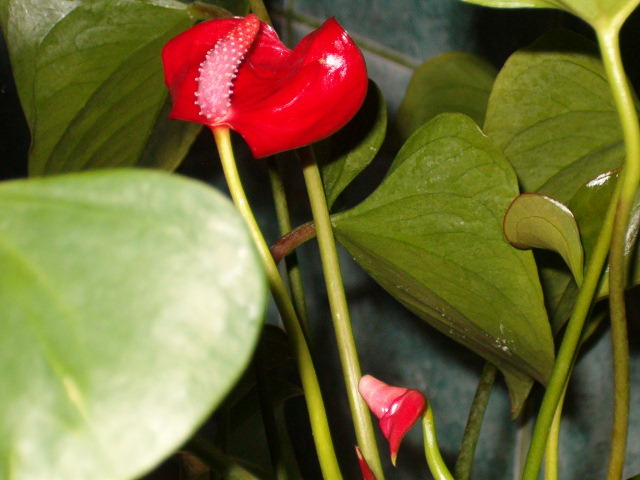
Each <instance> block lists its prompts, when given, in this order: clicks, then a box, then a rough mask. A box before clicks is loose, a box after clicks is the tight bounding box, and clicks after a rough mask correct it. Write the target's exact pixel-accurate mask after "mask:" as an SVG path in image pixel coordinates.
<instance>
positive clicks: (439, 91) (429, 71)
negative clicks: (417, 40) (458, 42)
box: [396, 52, 498, 140]
mask: <svg viewBox="0 0 640 480" xmlns="http://www.w3.org/2000/svg"><path fill="white" fill-rule="evenodd" d="M497 73H498V72H497V71H496V69H495V68H494V67H493V66H492V65H491V64H490V63H489V62H487V61H486V60H484V59H483V58H481V57H479V56H477V55H473V54H471V53H466V52H448V53H443V54H441V55H438V56H437V57H434V58H431V59H429V60H427V61H426V62H424V63H423V64H422V65H420V66H419V67H418V68H416V70H415V71H414V73H413V76H412V77H411V81H410V82H409V87H408V88H407V94H406V95H405V97H404V100H402V103H401V104H400V109H399V110H398V116H397V117H396V124H397V127H398V130H399V132H400V136H401V137H402V139H403V140H406V139H407V138H409V137H410V136H411V134H412V133H413V132H415V131H416V130H417V129H418V127H420V126H422V125H424V124H425V123H427V122H428V121H429V120H431V119H432V118H433V117H435V116H436V115H438V114H440V113H464V114H465V115H468V116H469V117H471V118H472V119H473V120H474V121H475V122H476V123H477V124H478V125H482V124H483V123H484V117H485V113H486V111H487V102H488V101H489V94H490V93H491V87H492V86H493V81H494V80H495V78H496V75H497Z"/></svg>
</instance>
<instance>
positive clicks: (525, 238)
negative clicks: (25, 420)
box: [502, 193, 584, 284]
mask: <svg viewBox="0 0 640 480" xmlns="http://www.w3.org/2000/svg"><path fill="white" fill-rule="evenodd" d="M502 226H503V229H504V235H505V238H506V239H507V240H508V241H509V243H511V244H512V245H513V246H514V247H518V248H524V249H528V248H543V249H546V250H552V251H554V252H556V253H559V254H560V255H561V256H562V258H563V259H564V261H565V262H566V264H567V265H568V266H569V268H571V271H572V273H573V276H574V278H575V279H576V282H577V283H578V284H580V283H582V277H583V261H584V254H583V251H582V243H581V242H580V232H579V230H578V224H577V223H576V219H575V218H574V216H573V214H572V213H571V210H569V209H568V208H567V207H566V206H564V205H563V204H561V203H560V202H556V201H555V200H553V199H552V198H549V197H547V196H545V195H540V194H535V193H523V194H521V195H518V196H517V197H516V199H515V200H514V201H513V202H512V203H511V205H509V209H508V210H507V213H506V214H505V216H504V222H503V224H502Z"/></svg>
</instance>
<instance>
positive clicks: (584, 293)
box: [522, 182, 620, 480]
mask: <svg viewBox="0 0 640 480" xmlns="http://www.w3.org/2000/svg"><path fill="white" fill-rule="evenodd" d="M619 187H620V182H618V183H617V184H616V189H615V191H614V193H613V196H612V198H611V202H610V203H609V208H608V209H607V213H606V215H605V218H604V220H603V222H602V228H601V229H600V233H599V235H598V240H597V242H596V245H595V248H594V250H593V253H592V255H591V260H590V261H589V264H588V266H587V271H586V273H585V276H584V280H583V282H582V286H581V287H580V291H579V292H578V297H577V299H576V304H575V306H574V308H573V312H572V313H571V317H570V318H569V321H568V322H567V328H566V331H565V334H564V337H563V339H562V344H561V345H560V350H559V351H558V356H557V357H556V361H555V363H554V365H553V371H552V372H551V378H550V379H549V384H548V385H547V391H546V392H545V394H544V398H543V399H542V405H541V406H540V411H539V412H538V418H537V420H536V424H535V427H534V429H533V435H532V437H531V444H530V445H529V452H528V453H527V459H526V461H525V464H524V468H523V471H522V480H538V472H539V471H540V465H541V464H542V457H543V456H544V451H545V445H546V442H547V437H548V435H549V429H550V428H551V423H552V422H553V417H554V415H555V411H556V408H557V406H558V403H559V402H560V398H561V396H562V392H563V391H564V386H565V385H566V383H567V380H568V378H569V374H570V372H571V369H572V367H573V363H574V359H575V356H576V353H577V350H578V345H579V343H580V338H581V335H582V328H583V327H584V323H585V320H586V318H587V316H588V315H589V312H590V311H591V305H592V303H593V298H594V295H595V292H596V289H597V288H598V284H599V281H600V275H601V273H602V268H603V267H604V264H605V261H606V259H607V254H608V253H609V243H610V241H611V234H612V231H613V218H614V216H615V211H616V205H617V202H618V196H619V192H620V188H619Z"/></svg>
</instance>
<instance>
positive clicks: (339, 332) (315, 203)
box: [298, 147, 384, 480]
mask: <svg viewBox="0 0 640 480" xmlns="http://www.w3.org/2000/svg"><path fill="white" fill-rule="evenodd" d="M298 153H299V155H300V158H301V160H302V170H303V174H304V179H305V182H306V184H307V191H308V194H309V201H310V203H311V211H312V213H313V219H314V222H315V225H316V235H317V237H318V245H319V247H320V258H321V260H322V268H323V270H324V275H325V283H326V286H327V295H328V297H329V306H330V308H331V314H332V317H333V326H334V330H335V333H336V339H337V343H338V351H339V353H340V362H341V364H342V372H343V375H344V379H345V383H346V385H347V395H348V397H349V406H350V407H351V416H352V418H353V421H354V426H355V430H356V437H357V441H358V446H359V447H360V450H361V451H362V454H363V456H364V458H365V460H366V461H367V463H368V464H369V467H370V468H371V470H372V472H373V473H374V475H375V476H376V478H377V479H378V480H383V479H384V474H383V471H382V465H381V463H380V456H379V454H378V446H377V444H376V439H375V435H374V432H373V424H372V423H371V414H370V413H369V409H368V407H367V404H366V403H365V401H364V400H363V399H362V397H361V396H360V394H359V393H358V382H359V381H360V378H362V373H361V372H360V363H359V361H358V353H357V350H356V344H355V340H354V338H353V330H352V329H351V321H350V318H349V308H348V306H347V299H346V296H345V292H344V285H343V283H342V274H341V273H340V263H339V261H338V251H337V249H336V243H335V238H334V236H333V227H332V225H331V217H330V216H329V208H328V207H327V200H326V197H325V193H324V187H323V184H322V177H321V176H320V169H319V168H318V163H317V162H316V159H315V156H314V154H313V150H312V149H311V147H304V148H301V149H299V150H298Z"/></svg>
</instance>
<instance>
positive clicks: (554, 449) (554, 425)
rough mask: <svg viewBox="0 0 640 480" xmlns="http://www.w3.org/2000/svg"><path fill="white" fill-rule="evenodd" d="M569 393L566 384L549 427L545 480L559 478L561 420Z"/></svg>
mask: <svg viewBox="0 0 640 480" xmlns="http://www.w3.org/2000/svg"><path fill="white" fill-rule="evenodd" d="M566 393H567V387H566V386H565V388H564V390H563V392H562V396H561V397H560V402H559V403H558V406H557V408H556V413H555V415H554V416H553V422H551V428H550V429H549V438H547V447H546V448H545V452H544V480H558V445H559V444H560V420H561V419H562V406H563V405H564V397H565V395H566Z"/></svg>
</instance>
